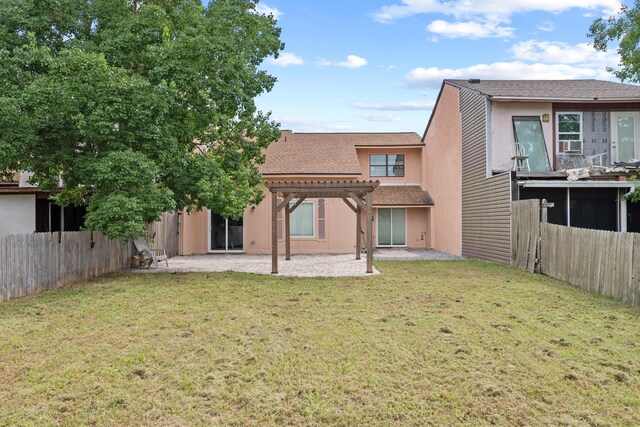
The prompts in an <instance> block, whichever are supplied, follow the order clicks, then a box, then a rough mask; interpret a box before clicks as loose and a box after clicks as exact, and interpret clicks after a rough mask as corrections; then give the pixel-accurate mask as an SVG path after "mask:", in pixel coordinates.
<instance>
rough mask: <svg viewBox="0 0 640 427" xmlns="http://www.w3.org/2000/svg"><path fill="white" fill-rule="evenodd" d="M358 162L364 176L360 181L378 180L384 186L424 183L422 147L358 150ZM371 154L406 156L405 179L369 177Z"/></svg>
mask: <svg viewBox="0 0 640 427" xmlns="http://www.w3.org/2000/svg"><path fill="white" fill-rule="evenodd" d="M357 151H358V161H360V169H362V176H361V177H360V178H358V179H363V180H368V179H374V180H378V181H380V182H381V183H383V184H395V185H402V184H415V185H420V182H421V181H422V165H421V164H420V163H421V158H422V147H416V148H393V147H380V148H360V147H359V148H358V149H357ZM370 154H404V176H403V177H398V178H396V177H373V178H371V177H370V176H369V171H370V169H369V155H370Z"/></svg>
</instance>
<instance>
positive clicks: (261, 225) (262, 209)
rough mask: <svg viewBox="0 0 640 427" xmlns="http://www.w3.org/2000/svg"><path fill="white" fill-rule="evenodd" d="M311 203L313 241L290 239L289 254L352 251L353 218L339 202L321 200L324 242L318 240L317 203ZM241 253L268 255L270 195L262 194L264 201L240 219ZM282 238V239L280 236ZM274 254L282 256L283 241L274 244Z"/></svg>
mask: <svg viewBox="0 0 640 427" xmlns="http://www.w3.org/2000/svg"><path fill="white" fill-rule="evenodd" d="M307 200H310V201H312V202H314V210H315V225H314V227H315V234H316V236H315V237H313V238H306V237H305V238H295V237H292V238H291V253H298V254H301V253H307V254H310V253H327V254H339V253H349V252H352V251H355V246H356V215H355V213H353V211H352V210H351V209H349V207H348V206H347V205H345V204H344V202H343V201H342V200H340V199H324V203H325V239H323V240H320V239H319V238H318V201H317V199H307ZM244 227H245V228H244V232H245V252H247V253H262V254H264V253H271V194H269V193H268V190H265V199H264V200H263V201H262V202H261V203H260V204H259V205H258V206H257V207H256V209H255V211H253V212H251V210H250V209H249V210H247V211H246V212H245V216H244ZM283 237H284V235H283ZM278 251H279V252H280V253H284V251H285V242H284V239H282V240H279V241H278Z"/></svg>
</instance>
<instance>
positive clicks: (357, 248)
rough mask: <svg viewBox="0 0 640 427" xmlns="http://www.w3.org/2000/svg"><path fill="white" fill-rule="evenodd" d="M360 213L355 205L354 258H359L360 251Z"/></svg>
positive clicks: (358, 207)
mask: <svg viewBox="0 0 640 427" xmlns="http://www.w3.org/2000/svg"><path fill="white" fill-rule="evenodd" d="M361 216H362V214H361V212H360V206H357V207H356V259H360V254H361V253H362V247H361V246H362V238H361V236H360V233H361V231H360V230H361V229H362V218H361Z"/></svg>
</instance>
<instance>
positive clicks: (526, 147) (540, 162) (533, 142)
mask: <svg viewBox="0 0 640 427" xmlns="http://www.w3.org/2000/svg"><path fill="white" fill-rule="evenodd" d="M513 133H514V136H515V139H516V150H515V153H516V155H517V156H523V157H526V160H524V161H522V165H523V166H524V170H525V171H526V172H549V171H551V164H550V163H549V156H548V155H547V144H545V142H544V132H543V131H542V123H540V117H538V116H533V117H513Z"/></svg>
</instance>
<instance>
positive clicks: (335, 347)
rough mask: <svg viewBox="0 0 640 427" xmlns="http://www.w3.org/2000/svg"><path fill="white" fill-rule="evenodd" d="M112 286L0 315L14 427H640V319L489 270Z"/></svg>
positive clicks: (416, 269)
mask: <svg viewBox="0 0 640 427" xmlns="http://www.w3.org/2000/svg"><path fill="white" fill-rule="evenodd" d="M376 266H377V267H378V268H379V269H380V270H381V271H382V272H383V274H382V275H379V276H374V277H357V278H331V279H318V278H314V279H305V278H279V277H271V276H260V275H249V274H235V273H220V274H217V273H209V274H192V275H186V274H166V275H125V276H113V277H108V278H103V279H100V280H97V281H93V282H90V283H87V284H84V285H78V286H75V287H73V288H71V289H63V290H58V291H54V292H48V293H45V294H41V295H38V296H35V297H29V298H25V299H22V300H17V301H11V302H7V303H3V304H0V402H2V404H0V425H46V424H59V425H74V426H75V425H87V424H98V425H114V424H120V425H193V424H204V425H237V426H241V425H242V426H244V425H282V424H290V425H318V424H331V425H390V424H402V425H425V424H427V425H428V424H432V425H456V424H470V425H491V424H497V425H541V426H542V425H638V424H640V398H639V397H638V396H640V349H639V347H638V345H637V342H638V338H640V317H639V316H638V313H637V312H634V311H633V310H631V309H629V308H627V307H625V306H624V305H622V304H620V303H618V302H615V301H613V300H610V299H606V298H603V297H599V296H595V295H590V294H588V293H585V292H582V291H580V290H577V289H574V288H571V287H569V286H568V285H565V284H562V283H560V282H558V281H555V280H552V279H549V278H545V277H541V276H534V275H531V274H528V273H525V272H521V271H517V270H512V269H508V268H504V267H501V266H497V265H495V264H491V263H484V262H475V261H454V262H391V261H389V262H378V263H376Z"/></svg>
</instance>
